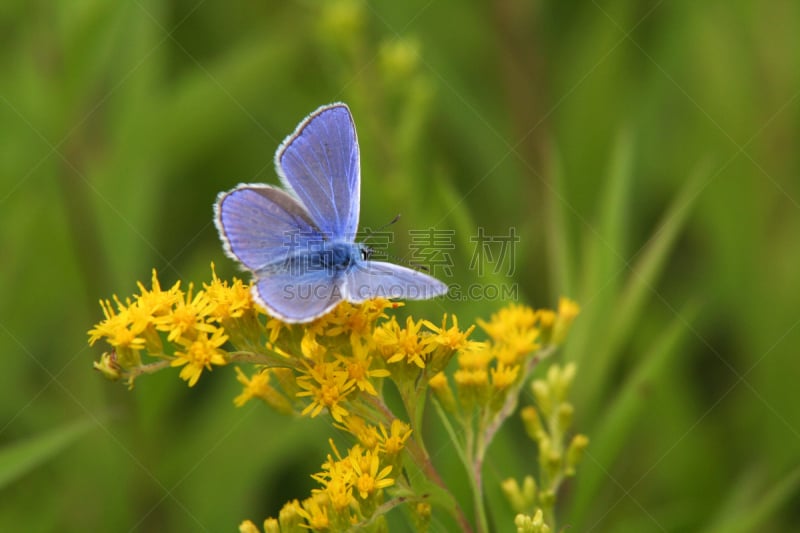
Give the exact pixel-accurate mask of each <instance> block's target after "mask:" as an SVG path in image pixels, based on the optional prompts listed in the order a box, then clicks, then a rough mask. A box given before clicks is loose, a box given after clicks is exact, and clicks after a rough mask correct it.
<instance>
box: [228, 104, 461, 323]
mask: <svg viewBox="0 0 800 533" xmlns="http://www.w3.org/2000/svg"><path fill="white" fill-rule="evenodd" d="M358 158H359V154H358V142H357V139H356V132H355V125H354V124H353V119H352V116H351V115H350V110H349V109H348V107H347V106H346V105H345V104H332V105H329V106H324V107H321V108H319V109H318V110H317V111H315V112H314V113H312V114H311V115H309V116H308V117H307V118H306V119H305V120H304V121H303V122H302V123H301V124H300V125H299V126H298V127H297V129H296V130H295V132H294V133H293V134H292V135H290V136H289V137H287V139H286V140H285V141H284V142H283V144H282V145H281V146H280V148H278V151H277V153H276V155H275V165H276V168H277V170H278V174H279V175H280V177H281V181H282V183H283V185H284V187H285V190H282V189H279V188H276V187H271V186H269V185H263V184H241V185H239V186H238V187H236V188H235V189H233V190H231V191H228V192H224V193H220V195H219V196H218V198H217V203H216V205H215V215H216V216H215V222H216V225H217V229H218V230H219V233H220V238H221V239H222V242H223V245H224V247H225V251H226V252H227V253H228V255H229V256H230V257H232V258H234V259H235V260H237V261H239V262H240V263H241V264H242V265H243V266H244V267H245V268H246V269H247V270H250V271H251V272H252V273H253V275H254V277H255V283H254V284H253V297H254V298H255V300H256V301H257V302H258V303H260V304H261V305H262V306H263V307H265V308H266V309H267V310H268V311H269V312H270V313H271V314H272V315H274V316H276V317H278V318H280V319H282V320H284V321H286V322H308V321H310V320H313V319H314V318H317V317H319V316H321V315H323V314H325V313H327V312H328V311H330V310H331V309H332V308H333V307H335V306H336V305H337V304H338V303H339V302H341V301H342V300H347V301H350V302H354V303H358V302H362V301H364V300H367V299H370V298H376V297H383V298H405V299H426V298H433V297H435V296H439V295H442V294H444V293H446V292H447V285H445V284H444V283H442V282H441V281H439V280H437V279H436V278H433V277H431V276H428V275H426V274H423V273H421V272H417V271H415V270H412V269H409V268H406V267H402V266H398V265H393V264H391V263H384V262H380V261H372V260H371V255H372V254H371V250H370V248H369V247H368V246H366V245H364V244H360V243H357V242H355V234H356V231H357V229H358V213H359V207H360V204H359V202H360V185H361V183H360V168H359V159H358Z"/></svg>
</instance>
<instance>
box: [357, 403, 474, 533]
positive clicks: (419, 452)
mask: <svg viewBox="0 0 800 533" xmlns="http://www.w3.org/2000/svg"><path fill="white" fill-rule="evenodd" d="M367 401H368V402H369V403H370V404H371V405H372V406H373V407H375V409H376V410H378V412H380V413H381V414H383V416H384V417H385V418H386V420H387V421H388V422H389V423H391V421H392V420H394V419H395V418H396V417H395V416H394V413H392V411H391V410H390V409H389V408H388V407H387V406H386V404H384V403H383V402H382V401H381V400H380V398H376V397H374V396H368V398H367ZM409 416H411V415H409ZM412 429H413V427H412ZM421 441H422V438H421V434H420V433H419V432H417V431H416V430H414V432H413V433H412V434H411V438H410V439H409V440H408V441H407V442H406V451H408V454H409V456H410V457H411V459H412V460H413V461H414V464H416V465H417V467H418V468H419V469H420V470H421V471H422V473H423V474H424V475H425V477H426V478H427V479H429V480H430V481H432V482H433V483H434V484H435V485H436V486H438V487H439V488H440V489H442V491H443V492H444V493H445V494H447V496H448V497H449V499H450V505H449V506H448V510H449V511H450V513H451V514H452V515H453V518H455V519H456V521H457V522H458V524H459V526H460V527H461V531H464V532H466V533H472V531H473V529H472V525H471V524H470V523H469V520H467V517H466V515H464V511H463V510H462V509H461V506H460V505H459V504H458V502H457V501H456V499H455V497H454V496H453V494H452V493H451V492H450V489H449V488H448V487H447V485H446V484H445V482H444V481H443V480H442V477H441V476H440V475H439V472H438V471H437V470H436V467H434V466H433V462H431V459H430V456H429V455H428V452H427V451H426V450H425V447H424V445H423V444H422V442H421Z"/></svg>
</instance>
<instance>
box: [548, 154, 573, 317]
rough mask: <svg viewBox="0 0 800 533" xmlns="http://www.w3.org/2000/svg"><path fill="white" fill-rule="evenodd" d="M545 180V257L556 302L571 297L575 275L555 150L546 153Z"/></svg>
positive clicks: (559, 165)
mask: <svg viewBox="0 0 800 533" xmlns="http://www.w3.org/2000/svg"><path fill="white" fill-rule="evenodd" d="M547 176H548V178H549V181H550V185H551V186H550V187H548V192H549V193H550V198H549V199H548V201H547V202H546V204H545V208H546V215H545V223H546V225H547V237H546V238H547V249H548V253H547V257H548V259H549V261H550V277H551V278H552V280H553V285H552V286H553V293H552V294H551V297H552V298H553V301H556V300H557V299H558V297H559V296H561V295H566V296H575V295H574V294H573V291H574V288H575V272H574V270H573V265H574V264H575V261H574V259H573V257H572V250H571V249H570V245H569V242H570V241H569V227H567V214H566V212H565V209H566V205H567V203H566V201H565V200H564V198H565V196H566V193H565V191H564V169H563V165H562V163H561V155H560V154H559V153H558V151H557V150H556V149H555V148H552V149H551V150H550V157H549V160H548V168H547Z"/></svg>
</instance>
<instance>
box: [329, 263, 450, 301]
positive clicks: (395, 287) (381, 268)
mask: <svg viewBox="0 0 800 533" xmlns="http://www.w3.org/2000/svg"><path fill="white" fill-rule="evenodd" d="M344 289H345V295H346V298H347V300H348V301H350V302H354V303H359V302H363V301H364V300H369V299H370V298H399V299H403V300H427V299H428V298H435V297H437V296H441V295H443V294H445V293H446V292H447V285H445V284H444V283H442V282H441V281H439V280H438V279H436V278H434V277H432V276H429V275H427V274H423V273H422V272H418V271H416V270H412V269H410V268H406V267H403V266H400V265H393V264H392V263H384V262H382V261H361V262H360V263H358V264H357V265H355V266H354V267H353V268H351V269H349V270H348V271H347V274H346V275H345V285H344Z"/></svg>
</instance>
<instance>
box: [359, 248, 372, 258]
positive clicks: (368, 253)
mask: <svg viewBox="0 0 800 533" xmlns="http://www.w3.org/2000/svg"><path fill="white" fill-rule="evenodd" d="M370 257H372V250H371V249H369V248H361V260H362V261H366V260H367V259H369V258H370Z"/></svg>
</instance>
